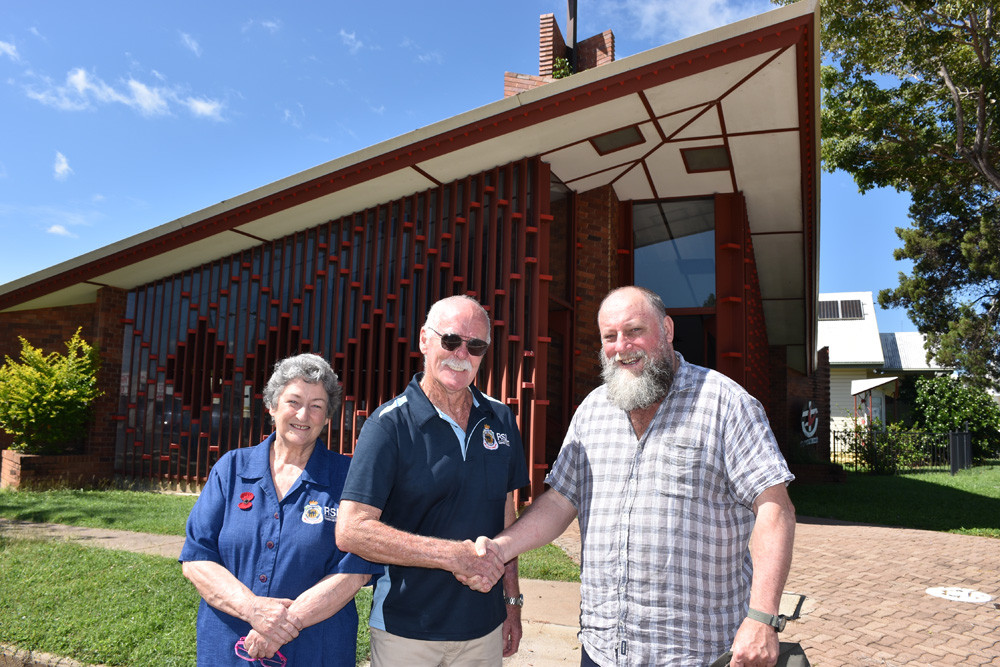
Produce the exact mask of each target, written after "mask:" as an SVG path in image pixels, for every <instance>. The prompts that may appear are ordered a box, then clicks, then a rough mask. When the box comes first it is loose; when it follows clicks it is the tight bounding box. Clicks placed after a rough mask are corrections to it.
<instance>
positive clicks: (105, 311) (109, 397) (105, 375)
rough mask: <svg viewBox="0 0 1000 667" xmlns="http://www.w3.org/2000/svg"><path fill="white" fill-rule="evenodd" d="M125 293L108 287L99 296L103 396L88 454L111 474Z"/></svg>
mask: <svg viewBox="0 0 1000 667" xmlns="http://www.w3.org/2000/svg"><path fill="white" fill-rule="evenodd" d="M127 299H128V293H127V292H126V291H125V290H120V289H115V288H112V287H104V288H101V290H100V291H99V292H98V293H97V305H96V309H95V310H96V312H95V317H94V319H95V326H94V341H93V343H94V345H95V346H96V347H97V348H98V349H99V350H100V353H101V368H100V370H99V371H98V376H97V384H98V386H99V387H100V389H101V392H102V393H101V396H100V397H99V398H98V399H97V400H96V401H94V421H93V423H92V424H91V427H90V435H89V437H88V443H87V453H89V454H93V455H95V456H98V457H100V460H101V463H102V465H103V466H104V467H105V468H106V469H107V471H108V472H109V474H113V472H114V467H115V466H114V454H115V438H116V436H117V428H118V422H117V421H116V420H115V418H114V417H115V415H116V413H117V412H118V394H119V391H120V386H121V372H122V343H123V340H124V335H125V327H124V325H123V324H122V320H123V319H125V306H126V303H127Z"/></svg>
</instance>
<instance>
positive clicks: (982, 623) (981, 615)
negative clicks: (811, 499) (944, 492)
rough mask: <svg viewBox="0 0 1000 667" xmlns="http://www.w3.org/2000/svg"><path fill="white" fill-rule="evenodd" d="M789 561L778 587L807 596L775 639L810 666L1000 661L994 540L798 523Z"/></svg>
mask: <svg viewBox="0 0 1000 667" xmlns="http://www.w3.org/2000/svg"><path fill="white" fill-rule="evenodd" d="M793 558H794V560H793V563H792V571H791V573H790V575H789V579H788V583H787V585H786V586H785V590H786V591H787V592H791V593H797V594H799V595H804V596H805V600H804V602H803V604H802V609H801V617H800V618H799V619H798V620H796V621H793V622H790V623H789V624H788V629H787V630H786V631H785V632H784V633H783V637H782V639H785V640H791V641H800V642H802V645H803V647H804V648H805V649H806V653H807V655H808V656H809V659H810V661H811V662H812V664H813V665H814V667H836V666H839V665H850V666H855V665H857V666H862V665H884V666H885V667H897V666H900V665H935V666H936V665H1000V608H998V605H1000V540H996V539H991V538H985V537H970V536H966V535H952V534H949V533H935V532H928V531H920V530H909V529H904V528H884V527H876V526H862V525H857V524H843V523H839V522H825V521H823V522H819V521H813V520H809V519H802V518H800V521H799V524H798V527H797V529H796V539H795V550H794V556H793ZM934 587H955V588H963V589H971V590H974V591H978V592H980V593H985V594H987V595H989V596H990V597H991V598H992V599H991V600H989V601H988V602H979V603H971V602H961V601H953V600H948V599H942V598H939V597H934V596H931V595H929V594H927V592H926V591H927V589H928V588H934ZM786 599H787V598H786ZM783 610H784V607H783Z"/></svg>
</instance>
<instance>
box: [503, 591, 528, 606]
mask: <svg viewBox="0 0 1000 667" xmlns="http://www.w3.org/2000/svg"><path fill="white" fill-rule="evenodd" d="M503 601H504V602H506V603H507V604H509V605H510V606H511V607H523V606H524V594H521V595H518V596H517V597H516V598H508V597H504V599H503Z"/></svg>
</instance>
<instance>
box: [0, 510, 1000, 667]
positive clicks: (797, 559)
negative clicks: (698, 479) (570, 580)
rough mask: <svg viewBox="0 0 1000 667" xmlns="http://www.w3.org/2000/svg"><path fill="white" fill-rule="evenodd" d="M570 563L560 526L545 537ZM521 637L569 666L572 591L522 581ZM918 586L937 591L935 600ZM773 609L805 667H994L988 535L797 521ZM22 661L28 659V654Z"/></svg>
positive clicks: (1, 662)
mask: <svg viewBox="0 0 1000 667" xmlns="http://www.w3.org/2000/svg"><path fill="white" fill-rule="evenodd" d="M0 534H3V535H12V536H41V537H45V538H49V539H73V540H78V541H81V542H84V543H87V544H93V545H95V546H102V547H106V548H113V549H124V550H128V551H138V552H141V553H155V554H159V555H162V556H168V557H172V558H176V557H177V555H178V554H179V553H180V548H181V544H182V543H183V539H182V538H179V537H165V536H156V535H146V534H142V533H128V532H125V531H105V530H95V529H88V528H75V527H70V526H60V525H52V524H25V523H20V522H12V521H9V520H4V519H0ZM556 543H557V544H559V545H560V546H561V547H563V549H565V550H566V551H567V553H569V554H570V556H571V557H575V558H579V533H578V532H576V525H575V524H574V525H573V526H571V528H570V530H569V531H567V533H566V534H565V535H563V536H562V537H561V538H560V539H559V540H557V541H556ZM521 587H522V591H523V592H524V597H525V608H524V613H523V616H522V618H523V620H524V639H523V640H522V642H521V651H520V652H519V653H518V654H517V655H516V656H514V657H512V658H508V659H507V660H505V661H504V665H505V666H506V667H522V666H523V667H527V666H535V667H547V666H555V665H579V664H580V649H579V643H578V641H577V638H576V633H577V631H578V630H579V603H580V591H579V585H578V584H567V583H560V582H545V581H534V580H523V581H522V582H521ZM928 589H941V590H939V591H937V593H939V594H942V595H944V596H945V597H937V596H935V595H932V594H930V593H928ZM785 590H786V594H785V596H784V597H783V600H782V612H783V613H785V614H788V615H794V614H795V613H796V612H798V618H796V619H795V620H793V621H791V622H789V624H788V628H787V629H786V631H785V632H784V633H783V635H782V639H783V640H785V641H799V642H801V643H802V645H803V647H804V648H805V649H806V653H807V654H808V656H809V659H810V661H811V662H812V664H813V666H814V667H838V666H850V667H859V666H861V667H863V666H869V665H872V666H875V665H878V666H881V667H901V666H903V665H907V666H909V665H918V666H919V665H933V666H938V665H998V666H1000V540H996V539H991V538H985V537H970V536H965V535H952V534H948V533H934V532H928V531H919V530H908V529H902V528H886V527H879V526H867V525H858V524H847V523H842V522H833V521H823V520H813V519H808V518H804V517H800V518H799V524H798V527H797V530H796V537H795V551H794V561H793V563H792V571H791V574H790V575H789V579H788V583H787V585H786V587H785ZM15 653H17V651H16V650H15V649H13V648H12V647H3V646H2V645H0V667H6V666H7V665H18V666H20V665H29V666H30V665H38V666H39V667H41V666H43V665H44V666H53V665H59V666H60V667H76V666H77V663H74V662H73V661H67V659H66V658H56V657H52V656H49V658H50V659H51V662H44V661H38V660H39V658H38V657H35V658H32V659H33V660H34V662H28V661H25V660H24V657H25V656H26V655H29V654H26V652H23V651H21V652H20V654H21V659H20V662H17V661H15V658H16V656H15V655H14V654H15ZM29 657H30V656H29Z"/></svg>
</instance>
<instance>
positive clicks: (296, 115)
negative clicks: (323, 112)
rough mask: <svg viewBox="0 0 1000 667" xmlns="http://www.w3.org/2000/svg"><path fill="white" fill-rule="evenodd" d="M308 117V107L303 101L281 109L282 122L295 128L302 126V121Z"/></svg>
mask: <svg viewBox="0 0 1000 667" xmlns="http://www.w3.org/2000/svg"><path fill="white" fill-rule="evenodd" d="M305 117H306V109H305V107H304V106H302V104H301V103H298V102H296V103H295V105H293V106H290V107H283V108H282V109H281V122H283V123H286V124H288V125H291V126H292V127H294V128H295V129H297V130H298V129H301V128H302V121H303V120H304V119H305Z"/></svg>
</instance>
